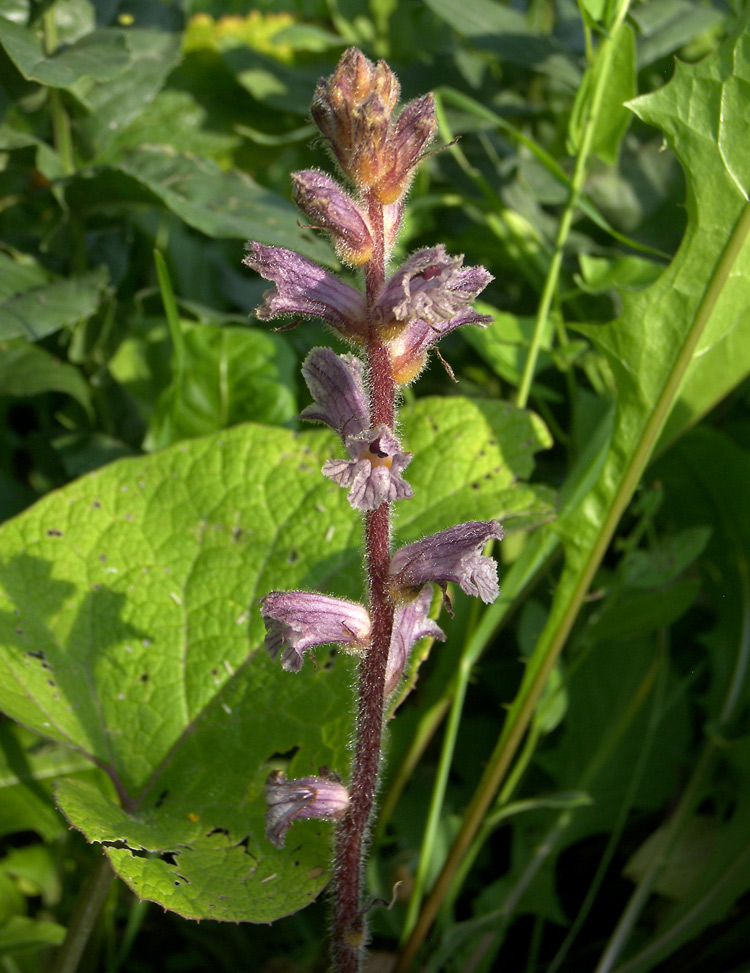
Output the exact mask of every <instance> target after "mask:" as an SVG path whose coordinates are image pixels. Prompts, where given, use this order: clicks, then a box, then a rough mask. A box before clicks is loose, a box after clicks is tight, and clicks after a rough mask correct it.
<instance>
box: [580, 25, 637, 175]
mask: <svg viewBox="0 0 750 973" xmlns="http://www.w3.org/2000/svg"><path fill="white" fill-rule="evenodd" d="M608 54H609V56H608V57H606V58H604V57H599V58H597V60H596V61H595V62H594V63H593V65H592V67H591V68H590V70H589V71H587V72H586V74H585V75H584V79H583V83H582V84H581V86H580V87H579V89H578V93H577V95H576V100H575V103H574V105H573V110H572V112H571V116H570V122H569V129H568V130H569V139H570V151H571V154H574V153H575V152H576V151H577V150H578V147H579V146H580V144H581V135H582V131H583V126H584V125H585V124H586V123H587V121H588V118H587V114H588V111H589V109H590V101H591V92H592V91H593V89H594V87H595V86H596V85H597V84H599V83H601V84H602V85H603V86H604V95H603V97H602V99H601V104H600V106H599V111H598V113H597V116H596V118H595V119H594V121H593V124H594V135H593V139H592V142H591V151H592V152H594V153H595V154H596V155H598V156H599V158H600V159H601V160H602V161H603V162H606V163H608V164H609V165H615V164H616V163H617V155H618V151H619V148H620V142H621V141H622V138H623V136H624V135H625V132H626V131H627V129H628V126H629V125H630V122H631V114H630V112H629V111H628V109H627V107H626V105H625V103H626V102H627V101H628V100H629V99H631V98H633V96H634V95H635V94H636V92H637V90H638V89H637V85H636V70H635V38H634V36H633V31H632V29H631V27H630V26H629V25H628V24H625V23H623V24H620V26H619V27H618V28H617V30H616V31H615V33H614V34H612V36H611V46H610V49H609V52H608ZM602 71H605V72H606V77H605V78H603V79H600V78H599V74H600V73H601V72H602Z"/></svg>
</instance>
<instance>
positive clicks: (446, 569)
mask: <svg viewBox="0 0 750 973" xmlns="http://www.w3.org/2000/svg"><path fill="white" fill-rule="evenodd" d="M504 536H505V531H504V530H503V528H502V527H501V526H500V524H498V523H497V521H496V520H490V521H489V522H487V523H484V522H482V521H473V522H471V523H468V524H457V525H456V526H455V527H449V528H448V529H447V530H441V531H440V532H439V533H438V534H433V535H432V537H426V538H425V539H424V540H421V541H417V542H416V543H415V544H407V546H406V547H402V548H401V550H399V551H396V553H395V554H394V555H393V557H392V558H391V567H390V575H391V578H392V579H393V581H394V584H395V585H396V586H397V587H399V588H407V589H408V588H420V587H421V586H422V585H423V584H425V583H426V582H428V581H434V582H435V583H436V584H438V585H440V587H441V588H443V590H445V586H446V584H447V583H448V582H449V581H453V582H455V583H456V584H457V585H458V586H459V587H460V588H461V590H462V591H465V592H466V594H467V595H476V596H477V597H479V598H481V599H482V601H483V602H485V604H489V603H490V602H492V601H494V600H495V599H496V598H497V596H498V595H499V594H500V589H499V587H498V584H497V565H496V564H495V562H494V560H493V559H492V558H491V557H484V556H483V555H482V554H481V550H482V548H483V547H484V545H485V544H486V543H487V541H488V540H490V539H491V538H493V537H494V538H495V539H496V540H498V541H501V540H502V539H503V537H504Z"/></svg>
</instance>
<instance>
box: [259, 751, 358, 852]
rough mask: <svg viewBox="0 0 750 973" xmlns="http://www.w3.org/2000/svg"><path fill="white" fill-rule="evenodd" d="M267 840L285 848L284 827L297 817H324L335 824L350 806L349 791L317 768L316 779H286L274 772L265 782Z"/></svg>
mask: <svg viewBox="0 0 750 973" xmlns="http://www.w3.org/2000/svg"><path fill="white" fill-rule="evenodd" d="M265 796H266V804H267V805H268V811H267V812H266V816H265V817H266V838H267V839H268V840H269V841H270V842H271V844H273V845H276V847H277V848H283V847H284V837H285V835H286V831H287V828H289V826H290V825H291V824H292V823H293V822H294V821H297V820H298V819H300V818H325V819H326V820H328V821H337V820H338V819H339V818H341V817H342V815H343V814H344V811H346V809H347V807H348V805H349V791H348V790H347V789H346V787H344V785H343V784H342V783H341V782H340V781H339V780H337V778H336V777H335V776H334V775H333V774H331V773H330V771H327V770H326V768H325V767H321V768H320V776H319V777H298V778H296V779H295V780H287V776H286V774H285V773H284V772H283V771H281V770H274V771H273V772H272V773H270V774H269V775H268V779H267V780H266V789H265Z"/></svg>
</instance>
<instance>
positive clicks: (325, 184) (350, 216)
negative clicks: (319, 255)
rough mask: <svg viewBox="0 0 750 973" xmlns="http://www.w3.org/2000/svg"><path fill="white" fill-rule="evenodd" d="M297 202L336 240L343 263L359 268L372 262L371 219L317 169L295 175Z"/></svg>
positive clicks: (328, 177)
mask: <svg viewBox="0 0 750 973" xmlns="http://www.w3.org/2000/svg"><path fill="white" fill-rule="evenodd" d="M292 180H293V181H294V198H295V200H296V202H297V205H298V206H299V207H300V208H301V209H303V210H304V211H305V213H306V214H307V216H308V217H309V218H310V219H311V220H312V221H313V224H314V225H316V226H320V227H322V228H323V229H325V230H328V232H329V233H330V234H331V236H332V237H333V240H334V243H335V244H336V252H337V253H338V254H339V256H340V257H341V259H342V260H345V261H346V262H347V263H350V264H354V265H355V266H359V265H360V264H363V263H364V262H365V261H366V260H369V259H370V255H371V254H372V247H373V242H372V236H371V234H370V227H369V223H368V221H367V217H366V215H365V213H364V212H363V211H362V209H361V208H360V207H359V205H358V204H357V203H356V202H355V201H354V200H353V199H352V197H351V196H350V195H349V194H348V193H347V192H345V191H344V190H343V189H342V188H341V186H339V184H338V183H337V182H336V180H335V179H332V178H331V177H330V176H328V175H326V174H325V173H324V172H318V171H317V170H315V169H306V170H304V171H303V172H295V173H292Z"/></svg>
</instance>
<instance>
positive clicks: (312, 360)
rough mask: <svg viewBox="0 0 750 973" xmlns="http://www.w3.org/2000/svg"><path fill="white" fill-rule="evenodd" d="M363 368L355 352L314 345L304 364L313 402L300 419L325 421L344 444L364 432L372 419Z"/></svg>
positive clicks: (300, 415) (303, 367)
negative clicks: (369, 415) (346, 353)
mask: <svg viewBox="0 0 750 973" xmlns="http://www.w3.org/2000/svg"><path fill="white" fill-rule="evenodd" d="M362 370H363V365H362V362H361V361H360V359H359V358H357V357H355V356H354V355H337V354H336V353H335V352H334V351H332V350H331V349H330V348H313V350H312V351H311V352H310V354H309V355H308V356H307V358H306V359H305V361H304V364H303V365H302V375H303V377H304V379H305V382H306V383H307V387H308V389H309V390H310V395H312V397H313V402H312V404H311V405H308V406H307V408H305V409H303V410H302V412H300V414H299V418H300V419H309V420H311V421H315V420H317V421H318V422H325V423H326V424H327V425H329V426H330V427H331V429H334V430H335V431H336V432H337V433H338V434H339V436H341V439H342V441H343V442H344V444H346V440H347V437H349V436H357V435H359V434H360V433H361V432H364V430H365V429H367V427H368V425H369V423H370V421H369V418H368V406H367V394H366V392H365V386H364V380H363V377H362Z"/></svg>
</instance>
